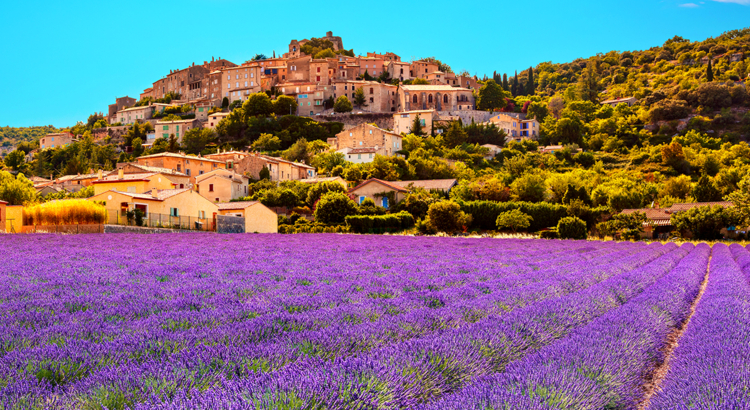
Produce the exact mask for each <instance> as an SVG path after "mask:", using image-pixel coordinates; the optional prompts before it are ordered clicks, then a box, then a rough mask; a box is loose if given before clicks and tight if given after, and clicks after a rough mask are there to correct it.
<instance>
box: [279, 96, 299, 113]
mask: <svg viewBox="0 0 750 410" xmlns="http://www.w3.org/2000/svg"><path fill="white" fill-rule="evenodd" d="M297 106H298V104H297V100H295V99H294V98H292V97H289V96H287V95H280V96H278V97H277V98H276V99H275V100H274V101H273V112H274V114H276V115H278V116H282V115H295V114H296V113H297Z"/></svg>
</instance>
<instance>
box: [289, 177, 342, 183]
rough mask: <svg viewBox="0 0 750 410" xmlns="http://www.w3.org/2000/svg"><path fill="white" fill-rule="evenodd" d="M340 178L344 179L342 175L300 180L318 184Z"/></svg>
mask: <svg viewBox="0 0 750 410" xmlns="http://www.w3.org/2000/svg"><path fill="white" fill-rule="evenodd" d="M339 180H341V181H343V180H344V179H343V178H341V177H323V178H305V179H300V180H299V182H302V183H305V184H317V183H319V182H335V181H339Z"/></svg>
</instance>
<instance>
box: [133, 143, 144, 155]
mask: <svg viewBox="0 0 750 410" xmlns="http://www.w3.org/2000/svg"><path fill="white" fill-rule="evenodd" d="M141 155H143V140H141V139H140V138H136V139H134V140H133V157H134V158H138V157H140V156H141Z"/></svg>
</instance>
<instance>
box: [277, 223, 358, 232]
mask: <svg viewBox="0 0 750 410" xmlns="http://www.w3.org/2000/svg"><path fill="white" fill-rule="evenodd" d="M347 232H349V228H348V227H347V226H346V225H324V224H313V223H310V224H301V225H289V224H284V225H279V233H286V234H291V233H347Z"/></svg>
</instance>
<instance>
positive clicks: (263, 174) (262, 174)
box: [258, 165, 271, 180]
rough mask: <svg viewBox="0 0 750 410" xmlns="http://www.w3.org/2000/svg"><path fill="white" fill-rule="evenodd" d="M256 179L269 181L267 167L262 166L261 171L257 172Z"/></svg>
mask: <svg viewBox="0 0 750 410" xmlns="http://www.w3.org/2000/svg"><path fill="white" fill-rule="evenodd" d="M258 177H259V178H260V179H261V180H271V171H269V170H268V167H266V166H265V165H263V169H261V170H260V172H258Z"/></svg>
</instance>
